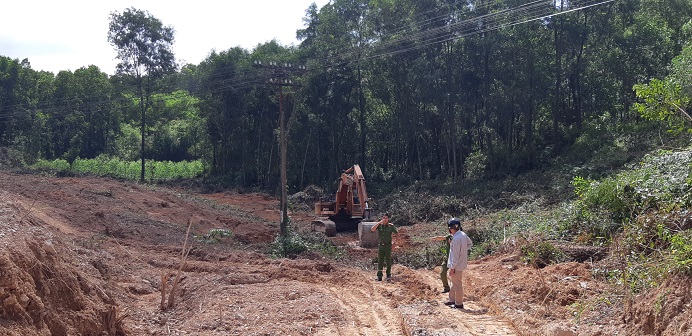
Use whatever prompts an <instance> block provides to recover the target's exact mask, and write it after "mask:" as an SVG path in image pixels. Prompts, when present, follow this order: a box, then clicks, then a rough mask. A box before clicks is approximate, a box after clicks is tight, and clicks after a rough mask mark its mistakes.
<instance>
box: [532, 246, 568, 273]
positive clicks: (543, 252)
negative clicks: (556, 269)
mask: <svg viewBox="0 0 692 336" xmlns="http://www.w3.org/2000/svg"><path fill="white" fill-rule="evenodd" d="M564 257H565V256H564V254H563V253H562V251H560V250H559V249H557V248H556V247H555V246H554V245H553V244H551V243H550V242H547V241H535V242H528V243H526V244H525V245H523V246H522V247H521V260H522V261H523V262H524V263H526V264H529V265H533V266H535V267H538V268H543V267H546V266H548V265H550V264H553V263H558V262H561V261H563V259H564Z"/></svg>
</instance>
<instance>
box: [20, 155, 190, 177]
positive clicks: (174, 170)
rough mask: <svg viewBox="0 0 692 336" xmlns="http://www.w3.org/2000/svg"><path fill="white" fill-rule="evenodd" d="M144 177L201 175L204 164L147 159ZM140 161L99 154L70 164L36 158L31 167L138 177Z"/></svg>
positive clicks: (55, 170) (61, 160)
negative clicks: (93, 157)
mask: <svg viewBox="0 0 692 336" xmlns="http://www.w3.org/2000/svg"><path fill="white" fill-rule="evenodd" d="M146 164H147V171H146V173H147V174H146V178H145V180H146V181H150V182H157V181H172V180H178V179H191V178H196V177H199V176H201V174H202V172H203V171H204V167H203V165H202V162H201V161H199V160H198V161H190V162H187V161H183V162H170V161H147V163H146ZM141 165H142V164H141V161H122V160H118V159H114V158H110V157H108V156H105V155H101V156H99V157H97V158H95V159H76V160H74V162H72V164H70V163H68V162H67V161H66V160H63V159H57V160H53V161H48V160H38V161H37V162H36V163H35V164H33V165H31V166H30V168H33V169H41V170H51V171H54V172H60V173H72V174H93V175H97V176H108V177H115V178H122V179H126V180H137V179H138V178H139V174H140V169H141Z"/></svg>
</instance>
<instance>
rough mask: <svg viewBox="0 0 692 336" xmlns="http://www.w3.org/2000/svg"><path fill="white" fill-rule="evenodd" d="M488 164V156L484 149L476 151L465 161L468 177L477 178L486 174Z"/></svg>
mask: <svg viewBox="0 0 692 336" xmlns="http://www.w3.org/2000/svg"><path fill="white" fill-rule="evenodd" d="M487 165H488V157H487V156H486V155H485V154H484V153H483V152H482V151H475V152H473V153H471V155H469V156H468V157H467V158H466V160H465V161H464V168H465V172H466V178H468V179H470V180H477V179H480V178H482V177H483V176H484V175H485V168H486V167H487Z"/></svg>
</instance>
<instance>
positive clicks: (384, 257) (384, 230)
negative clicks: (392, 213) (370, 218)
mask: <svg viewBox="0 0 692 336" xmlns="http://www.w3.org/2000/svg"><path fill="white" fill-rule="evenodd" d="M371 230H372V231H373V232H375V231H377V236H378V240H379V244H378V249H377V281H382V268H383V266H384V263H387V280H389V279H391V278H392V235H393V234H395V233H397V230H396V227H395V226H394V224H392V223H390V222H389V215H388V214H385V215H384V216H382V219H381V220H380V221H379V222H377V224H375V225H373V227H372V229H371Z"/></svg>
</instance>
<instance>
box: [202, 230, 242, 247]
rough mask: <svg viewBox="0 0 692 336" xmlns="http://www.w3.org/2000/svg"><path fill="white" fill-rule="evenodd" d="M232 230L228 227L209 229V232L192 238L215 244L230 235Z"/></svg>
mask: <svg viewBox="0 0 692 336" xmlns="http://www.w3.org/2000/svg"><path fill="white" fill-rule="evenodd" d="M232 236H233V231H231V230H228V229H211V230H209V232H207V233H205V234H203V235H201V236H194V237H193V238H194V239H195V240H197V241H199V242H202V243H206V244H216V243H219V242H221V241H223V240H224V239H226V238H229V237H232Z"/></svg>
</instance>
